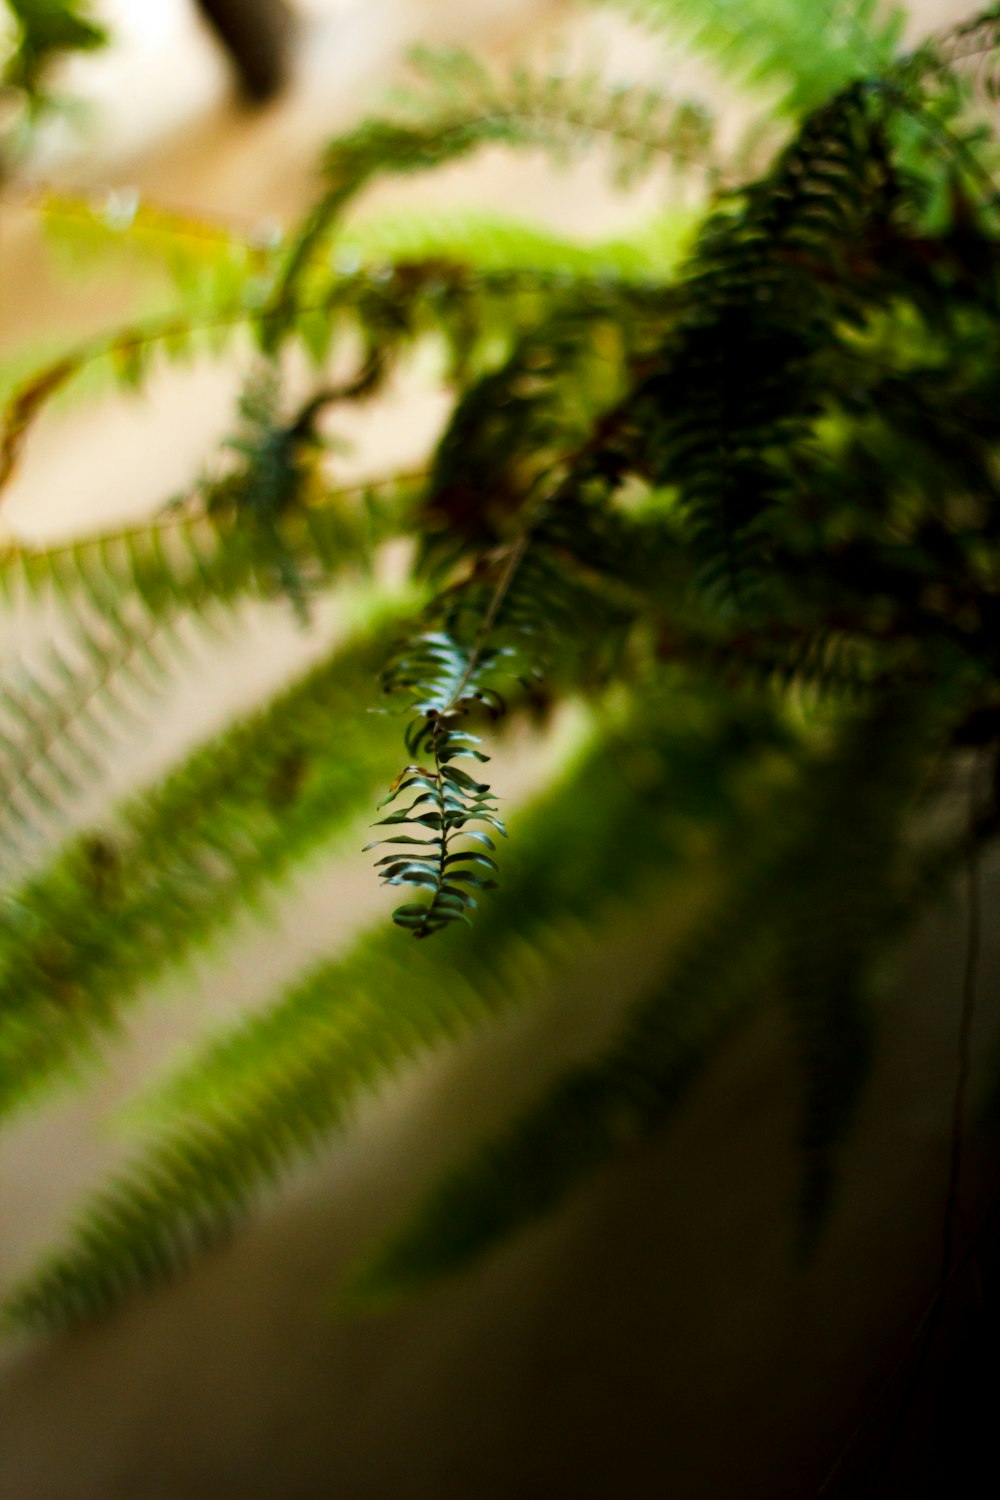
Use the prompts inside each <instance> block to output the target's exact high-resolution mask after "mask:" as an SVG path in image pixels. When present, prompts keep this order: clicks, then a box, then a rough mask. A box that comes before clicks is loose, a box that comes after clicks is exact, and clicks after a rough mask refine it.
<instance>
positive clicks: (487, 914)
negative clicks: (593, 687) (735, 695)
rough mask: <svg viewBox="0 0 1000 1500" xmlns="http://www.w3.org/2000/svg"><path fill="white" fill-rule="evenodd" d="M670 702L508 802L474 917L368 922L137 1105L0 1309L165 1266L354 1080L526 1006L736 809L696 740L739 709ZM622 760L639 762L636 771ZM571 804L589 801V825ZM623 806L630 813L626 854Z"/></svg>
mask: <svg viewBox="0 0 1000 1500" xmlns="http://www.w3.org/2000/svg"><path fill="white" fill-rule="evenodd" d="M685 702H688V703H690V702H691V699H690V698H689V697H688V696H687V695H686V694H684V693H683V692H682V693H681V694H680V695H679V696H678V697H676V698H674V697H672V696H670V695H668V696H667V698H666V699H665V700H664V701H662V702H659V703H658V704H657V706H656V710H655V711H654V712H652V713H650V714H648V715H647V714H643V715H642V717H641V719H640V720H639V721H638V722H635V723H634V724H633V725H632V726H631V729H628V728H626V727H625V726H623V727H622V729H621V730H620V731H619V734H620V736H621V737H620V738H619V735H615V736H614V737H613V738H612V740H611V741H610V742H609V743H607V744H603V745H598V746H596V747H595V749H594V750H593V752H591V753H589V754H585V755H584V757H583V758H582V760H580V762H579V764H578V767H577V770H576V773H575V774H574V775H571V776H569V777H568V778H567V779H566V781H565V783H564V784H561V785H558V786H557V787H556V788H555V789H554V790H553V791H552V792H551V793H550V794H548V795H545V796H543V797H542V798H540V799H539V801H538V804H537V806H535V807H534V808H533V809H532V810H531V811H530V812H528V811H526V812H525V813H524V815H523V817H522V819H521V826H520V827H519V830H518V842H517V849H516V853H515V855H514V856H512V859H511V861H510V868H509V870H508V875H507V878H506V880H505V882H504V886H503V888H502V889H501V890H500V891H498V892H497V893H496V895H495V896H494V898H493V900H492V901H491V903H490V905H489V907H488V908H484V910H483V913H482V914H481V916H480V917H479V918H478V920H477V925H476V929H475V931H474V932H473V931H466V930H464V929H463V930H456V929H455V928H453V929H452V931H451V933H450V936H449V941H448V945H447V947H446V946H445V944H444V943H443V941H440V940H439V941H438V942H437V943H433V944H432V943H427V944H421V945H419V947H418V948H416V949H415V950H414V949H413V948H412V947H411V946H409V945H408V948H407V950H406V951H401V950H400V948H399V945H398V934H397V935H396V936H395V937H394V935H393V933H392V931H391V930H390V931H388V932H386V931H381V932H378V933H377V934H375V935H373V936H369V937H367V938H364V939H362V941H361V942H360V943H359V944H358V946H357V947H356V948H355V949H354V950H353V951H352V952H350V953H349V954H347V955H346V956H345V957H344V958H341V959H338V960H335V961H333V962H331V963H328V964H325V965H322V966H321V967H319V968H318V969H316V970H315V972H314V973H312V974H311V975H307V976H306V977H305V978H304V979H303V980H302V981H301V982H300V983H298V984H297V985H296V986H294V987H293V988H292V990H291V991H290V992H289V993H288V994H287V995H286V996H283V997H281V998H279V999H278V1001H277V1002H276V1003H275V1005H274V1006H273V1007H271V1008H270V1009H268V1010H265V1011H264V1012H263V1013H262V1014H261V1015H259V1016H257V1017H254V1018H251V1019H249V1020H248V1021H246V1022H245V1023H244V1024H243V1025H242V1026H241V1027H240V1028H238V1029H237V1030H236V1031H235V1032H234V1033H233V1034H231V1035H230V1036H228V1037H227V1036H223V1037H222V1038H221V1039H220V1040H219V1041H218V1042H217V1043H216V1044H215V1045H214V1046H210V1047H209V1049H208V1050H207V1051H206V1052H205V1053H204V1055H203V1056H202V1057H201V1058H199V1059H197V1060H196V1061H195V1062H194V1063H193V1064H192V1065H191V1067H190V1068H189V1069H188V1070H187V1071H186V1072H185V1073H182V1074H180V1075H179V1076H178V1077H177V1078H176V1080H168V1082H167V1084H166V1086H165V1088H164V1089H163V1090H162V1093H161V1094H160V1096H159V1098H157V1097H155V1096H154V1099H153V1101H152V1104H151V1106H150V1108H149V1111H148V1114H147V1118H148V1122H149V1128H150V1129H151V1130H152V1132H153V1135H152V1140H151V1142H150V1145H149V1147H148V1151H147V1153H146V1154H145V1156H143V1157H140V1158H139V1159H138V1162H137V1164H136V1166H135V1167H134V1168H132V1169H130V1170H129V1171H128V1172H127V1173H126V1174H125V1175H124V1176H123V1177H122V1178H121V1179H120V1180H119V1182H118V1183H117V1184H116V1185H115V1186H114V1187H113V1188H112V1189H111V1190H110V1191H109V1192H108V1193H107V1194H106V1195H104V1196H102V1197H100V1198H98V1199H96V1200H95V1201H94V1202H93V1203H92V1204H91V1205H90V1206H89V1209H87V1210H86V1211H85V1214H84V1217H83V1218H82V1219H81V1221H80V1232H79V1236H78V1238H77V1239H76V1241H75V1243H74V1245H73V1247H72V1248H71V1249H69V1250H68V1251H67V1252H66V1254H65V1255H64V1256H62V1257H60V1258H59V1259H58V1260H56V1261H53V1262H52V1263H51V1265H50V1266H49V1267H48V1268H46V1269H45V1270H44V1271H43V1272H41V1274H40V1275H39V1276H38V1277H37V1278H36V1279H34V1280H33V1281H32V1282H31V1283H30V1284H28V1285H26V1286H25V1287H24V1288H23V1289H22V1290H21V1291H20V1292H19V1293H15V1296H14V1299H13V1301H12V1302H11V1304H10V1310H9V1311H10V1316H12V1317H13V1318H14V1319H15V1320H16V1321H19V1322H22V1323H28V1324H32V1325H34V1326H49V1327H58V1326H65V1325H66V1324H71V1323H74V1322H77V1321H79V1320H81V1319H83V1318H86V1317H90V1316H93V1315H95V1314H97V1313H100V1312H102V1311H106V1310H108V1309H109V1308H110V1307H113V1306H114V1305H116V1304H117V1303H118V1302H119V1301H120V1300H121V1299H122V1298H123V1297H124V1296H126V1295H127V1294H128V1293H130V1292H131V1291H134V1290H135V1289H137V1288H140V1287H143V1286H148V1285H150V1284H152V1283H154V1282H156V1281H158V1280H161V1279H163V1278H164V1277H168V1276H170V1275H173V1274H175V1273H176V1272H177V1271H178V1270H179V1269H182V1268H183V1266H184V1265H185V1264H186V1263H187V1261H188V1260H189V1258H190V1256H191V1255H192V1254H193V1253H194V1252H195V1251H196V1249H197V1248H198V1246H199V1245H203V1244H204V1243H206V1242H207V1241H210V1240H212V1239H214V1238H215V1237H217V1236H218V1235H219V1234H220V1233H221V1232H224V1231H225V1230H226V1229H227V1227H228V1226H230V1225H231V1223H232V1222H233V1219H234V1216H238V1215H239V1214H240V1213H242V1212H244V1211H245V1210H246V1208H247V1206H248V1205H249V1204H250V1203H251V1202H252V1201H254V1200H255V1199H256V1198H258V1197H259V1195H260V1193H261V1191H262V1190H263V1188H264V1187H266V1186H267V1185H268V1184H269V1183H270V1182H271V1181H273V1180H274V1179H275V1178H276V1177H279V1176H280V1175H281V1173H282V1172H283V1171H285V1170H286V1169H287V1168H288V1166H289V1165H290V1164H291V1162H292V1161H294V1160H295V1159H296V1158H298V1157H300V1156H301V1155H303V1154H308V1153H311V1152H313V1151H314V1150H315V1149H316V1148H317V1146H318V1145H319V1143H320V1142H321V1141H322V1139H323V1138H324V1137H325V1136H326V1135H327V1134H328V1133H329V1132H330V1131H331V1130H335V1129H340V1128H343V1126H344V1125H345V1124H346V1123H348V1121H349V1119H350V1110H351V1107H352V1106H353V1104H354V1103H355V1101H356V1100H357V1099H358V1098H359V1097H360V1095H361V1094H363V1093H365V1092H368V1091H370V1090H371V1089H373V1088H376V1087H378V1086H379V1085H380V1084H381V1083H382V1082H383V1081H384V1080H385V1079H387V1078H389V1077H391V1076H392V1075H393V1074H394V1073H395V1072H397V1071H398V1069H399V1068H400V1067H401V1066H402V1065H403V1064H404V1063H405V1062H406V1061H408V1060H409V1059H411V1058H413V1057H415V1056H417V1055H418V1054H419V1053H421V1052H423V1051H425V1050H427V1049H428V1048H430V1047H432V1046H440V1045H441V1044H442V1043H443V1042H446V1041H448V1040H450V1039H453V1038H455V1037H457V1036H460V1035H462V1034H464V1033H467V1032H468V1031H470V1030H471V1029H473V1028H474V1027H475V1026H476V1025H477V1024H482V1022H483V1021H484V1020H486V1019H488V1018H489V1016H491V1015H493V1014H495V1013H497V1012H498V1011H500V1010H501V1009H505V1008H508V1007H510V1006H511V1005H514V1004H518V1003H522V1004H523V1003H524V1002H525V1001H526V1000H527V999H528V998H529V997H530V995H531V994H532V993H534V992H535V989H536V987H537V984H538V981H539V978H540V977H542V976H544V975H545V974H546V973H547V972H550V971H551V970H552V968H553V966H555V965H557V964H559V963H560V962H565V960H566V958H567V956H568V955H569V954H570V953H571V952H573V951H578V950H579V948H580V945H581V942H583V941H584V938H585V935H586V934H587V933H588V932H589V931H591V930H594V929H595V928H596V930H597V931H598V932H599V931H600V925H601V923H602V921H606V920H608V919H609V917H610V916H611V915H612V914H614V913H616V912H617V913H620V912H621V911H622V910H623V909H625V908H627V906H628V904H629V903H630V902H632V901H634V900H636V899H638V898H639V897H640V894H641V893H642V892H643V891H645V890H647V889H648V887H649V885H650V883H651V882H652V883H655V882H657V881H661V880H662V879H663V877H664V871H665V870H667V871H669V870H670V869H671V868H677V869H679V868H681V865H680V857H681V851H682V849H683V847H684V841H685V838H686V837H687V836H688V834H689V831H690V828H691V825H692V821H694V822H697V820H698V817H699V815H700V814H701V813H704V812H707V810H708V809H711V810H712V812H713V813H714V814H715V815H716V817H718V818H719V820H720V827H722V828H725V827H726V826H727V824H729V823H730V822H732V821H738V804H737V802H736V801H735V800H734V797H733V788H732V787H730V786H729V785H727V784H726V783H727V781H728V776H725V775H724V776H723V778H722V779H721V780H720V779H719V776H718V772H719V771H720V769H721V764H720V762H719V761H718V760H715V759H713V757H712V756H710V755H706V750H707V749H708V747H710V746H716V747H721V746H724V745H730V746H732V747H733V748H735V746H736V744H738V743H741V742H742V741H743V734H742V729H741V726H740V724H739V722H738V716H737V719H736V720H734V716H733V714H732V713H731V711H730V709H729V707H728V705H727V704H726V703H725V702H724V701H719V702H716V703H714V704H713V705H711V706H710V707H706V706H702V708H701V709H700V710H697V711H696V712H695V713H694V714H693V715H691V716H689V717H687V718H686V719H685V718H684V717H683V716H681V715H680V714H679V713H678V710H679V709H680V706H681V704H682V703H685ZM759 722H760V728H761V732H762V739H761V746H763V745H764V744H767V745H769V746H770V747H771V749H772V750H773V749H774V748H775V747H777V746H780V744H781V741H782V738H783V736H782V733H781V731H780V729H779V728H778V726H776V725H775V724H774V722H773V720H771V722H770V724H768V721H767V718H766V717H762V718H761V719H760V721H759ZM618 745H620V746H621V754H620V755H619V754H617V753H615V747H616V746H618ZM609 752H610V753H609ZM630 757H636V758H637V761H638V763H639V764H640V765H642V767H643V772H642V784H641V785H639V784H637V783H636V781H635V779H634V776H633V775H632V774H631V772H630V770H629V769H628V760H629V758H630ZM751 759H752V762H753V764H745V766H744V774H746V775H747V776H748V777H749V779H750V780H751V781H753V780H754V778H755V776H759V774H760V771H761V757H760V756H759V755H758V754H757V753H756V752H753V753H752V756H751ZM623 760H624V762H625V769H624V772H623V766H622V761H623ZM653 768H655V771H654V778H655V779H653V780H651V779H650V772H651V770H653ZM695 788H697V791H698V800H692V797H691V792H692V790H693V789H695ZM581 801H586V803H587V805H591V806H593V808H594V811H595V819H594V820H593V821H592V822H590V823H588V825H587V827H586V829H582V828H581V825H580V819H579V815H578V808H579V805H580V803H581ZM623 820H624V821H625V822H626V823H628V824H630V825H631V826H632V827H633V829H634V837H633V839H632V842H631V846H630V851H629V858H628V861H627V862H625V863H624V864H622V863H621V861H620V858H619V856H620V840H621V828H622V826H623ZM609 862H610V863H613V864H614V865H615V867H616V870H617V872H618V877H619V878H618V879H617V881H616V883H615V885H614V886H613V887H610V888H609V887H608V886H607V885H606V884H604V883H602V882H601V881H598V880H595V878H594V875H595V873H596V872H597V871H599V870H600V869H602V868H605V867H606V866H607V864H608V863H609ZM512 922H514V923H516V929H517V932H518V941H517V943H516V944H515V945H514V947H513V948H511V946H510V943H509V934H510V931H511V924H512ZM403 994H405V996H406V1005H405V1006H401V1005H400V1003H399V999H400V996H401V995H403Z"/></svg>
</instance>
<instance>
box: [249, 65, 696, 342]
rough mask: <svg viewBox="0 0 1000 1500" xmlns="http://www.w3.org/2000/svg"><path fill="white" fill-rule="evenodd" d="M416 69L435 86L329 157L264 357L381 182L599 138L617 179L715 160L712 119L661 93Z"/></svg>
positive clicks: (457, 69)
mask: <svg viewBox="0 0 1000 1500" xmlns="http://www.w3.org/2000/svg"><path fill="white" fill-rule="evenodd" d="M414 64H415V66H417V67H418V68H419V70H420V71H421V72H423V73H424V75H425V77H426V78H427V79H428V82H429V88H428V90H427V91H426V92H425V93H419V92H417V91H412V92H410V93H402V92H400V93H398V94H397V95H396V99H395V110H394V114H393V115H391V116H390V115H386V116H384V117H383V118H380V119H372V120H369V121H367V122H366V123H365V124H363V125H361V126H359V127H357V128H356V129H355V130H352V131H349V132H347V133H345V134H344V135H342V136H339V137H337V138H336V139H335V140H334V141H332V142H331V144H330V146H329V147H328V149H327V154H326V163H325V170H326V176H327V178H328V180H329V182H330V187H329V189H328V190H327V192H326V194H325V195H324V196H323V197H322V198H321V199H320V201H319V202H318V203H317V204H316V206H315V208H314V209H313V210H312V212H311V213H310V214H309V216H308V218H307V219H306V221H305V223H304V224H303V225H302V227H301V229H300V231H299V233H298V235H297V237H296V239H295V241H294V243H293V244H292V245H291V246H290V248H289V251H288V253H287V257H286V261H285V265H284V268H283V270H282V272H281V273H280V275H279V277H278V280H277V285H276V287H275V291H274V294H273V297H272V299H271V303H270V313H271V317H270V319H269V320H268V323H267V327H266V331H265V347H266V348H269V349H273V348H275V347H277V345H278V344H279V343H280V342H281V340H282V339H283V338H284V337H286V336H287V335H288V333H289V332H290V331H291V329H292V327H293V325H294V309H295V306H296V304H297V303H298V302H300V301H302V300H304V299H303V296H302V292H301V285H304V284H307V282H308V272H309V268H310V266H312V265H315V264H316V262H317V260H318V258H319V257H320V254H321V252H322V250H323V247H324V246H325V244H326V243H327V241H328V239H329V237H330V235H331V234H332V233H333V232H334V230H335V229H336V228H337V227H338V225H339V222H340V219H341V218H342V216H343V213H344V211H345V209H346V208H347V206H348V204H349V203H350V202H351V201H352V200H353V199H354V198H356V197H357V196H358V194H359V193H361V192H362V191H363V189H364V188H366V187H367V186H368V185H369V184H370V183H371V182H372V181H374V180H375V179H376V178H377V177H380V176H385V175H400V174H404V175H405V174H411V173H415V172H425V171H429V170H431V169H433V168H435V167H438V166H442V165H444V164H446V163H448V162H451V161H455V160H457V159H459V158H460V157H463V156H466V155H468V154H469V153H470V152H472V151H475V150H478V149H479V148H481V147H483V146H488V145H504V146H507V147H510V148H514V149H542V150H546V151H548V152H550V153H554V154H555V155H556V156H558V157H560V158H563V159H565V158H567V157H569V156H571V155H573V154H578V153H579V152H581V151H583V150H586V149H587V148H589V146H590V145H591V143H592V141H593V139H594V137H595V136H600V137H602V138H605V139H607V140H608V141H609V142H611V143H613V144H614V145H615V147H616V148H617V151H618V160H617V170H618V172H619V175H622V174H627V173H629V172H633V173H635V172H639V171H641V170H643V169H645V168H647V167H648V166H649V165H650V164H651V162H652V160H653V159H655V158H656V157H658V156H666V157H667V158H669V159H670V160H671V161H673V162H675V163H678V164H682V165H696V166H704V165H705V164H706V162H707V161H708V159H709V149H710V148H709V141H708V127H707V120H706V116H705V111H704V109H703V108H701V107H700V106H697V105H693V104H690V103H677V102H676V101H674V100H672V99H669V98H667V97H666V96H663V95H661V94H659V93H658V92H656V91H655V90H651V89H634V88H621V87H616V86H614V85H611V86H608V85H606V84H604V83H603V82H602V81H601V80H600V79H597V78H588V79H587V80H586V81H585V85H584V86H582V85H581V84H580V83H579V81H578V80H574V79H570V78H568V77H567V76H565V75H564V74H562V73H554V74H548V75H542V76H539V77H535V76H533V75H532V74H530V73H529V72H528V71H527V70H525V69H517V70H515V71H514V73H513V74H512V77H511V79H510V80H509V81H499V82H498V81H497V80H495V79H494V78H492V77H491V76H490V75H489V74H488V73H487V72H486V71H485V70H484V69H483V68H482V67H481V66H480V64H479V63H478V62H476V61H475V59H474V58H472V57H471V56H470V55H469V54H467V53H464V52H461V51H457V50H454V49H446V50H442V51H440V52H435V51H431V50H428V49H421V50H419V51H418V52H416V53H415V54H414Z"/></svg>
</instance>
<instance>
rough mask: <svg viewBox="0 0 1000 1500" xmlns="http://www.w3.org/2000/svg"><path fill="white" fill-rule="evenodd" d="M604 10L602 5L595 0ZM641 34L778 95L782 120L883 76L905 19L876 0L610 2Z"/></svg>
mask: <svg viewBox="0 0 1000 1500" xmlns="http://www.w3.org/2000/svg"><path fill="white" fill-rule="evenodd" d="M598 3H601V4H606V3H609V0H598ZM610 3H611V4H613V5H615V6H616V7H617V8H620V9H624V10H626V11H628V12H629V14H630V15H632V16H634V17H635V19H636V20H637V21H638V22H639V23H640V24H641V25H645V26H649V25H655V26H661V27H663V28H664V29H665V30H668V31H670V32H677V33H678V34H680V35H682V36H684V37H685V38H686V39H689V40H690V41H691V43H693V45H694V46H695V47H696V48H698V49H699V50H701V51H703V52H705V53H707V54H708V56H709V57H710V58H711V60H712V62H714V63H715V64H716V65H717V66H718V67H720V68H721V69H722V70H723V71H724V72H725V73H727V74H729V75H730V76H732V77H735V78H738V79H739V80H740V81H741V82H745V83H747V84H749V85H762V84H763V85H772V86H775V87H777V88H778V89H780V90H781V107H782V108H783V109H784V110H785V111H786V112H787V113H789V114H795V115H797V114H799V113H801V112H802V111H804V110H809V109H815V108H816V106H817V105H820V104H822V103H824V101H825V100H827V99H828V98H829V97H830V95H831V94H835V93H836V92H837V91H838V90H839V89H842V88H843V87H845V85H847V84H849V83H851V82H853V81H854V80H856V79H859V78H867V77H872V76H876V75H878V74H881V73H884V72H885V71H886V70H887V68H888V67H889V66H890V65H891V63H892V61H893V58H894V56H895V54H896V51H897V49H898V46H899V43H900V39H901V37H902V32H903V25H904V21H905V13H904V12H903V11H902V10H901V9H899V8H898V7H894V8H891V9H886V8H885V7H883V6H881V5H879V4H878V0H822V3H816V4H801V3H800V0H610Z"/></svg>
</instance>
